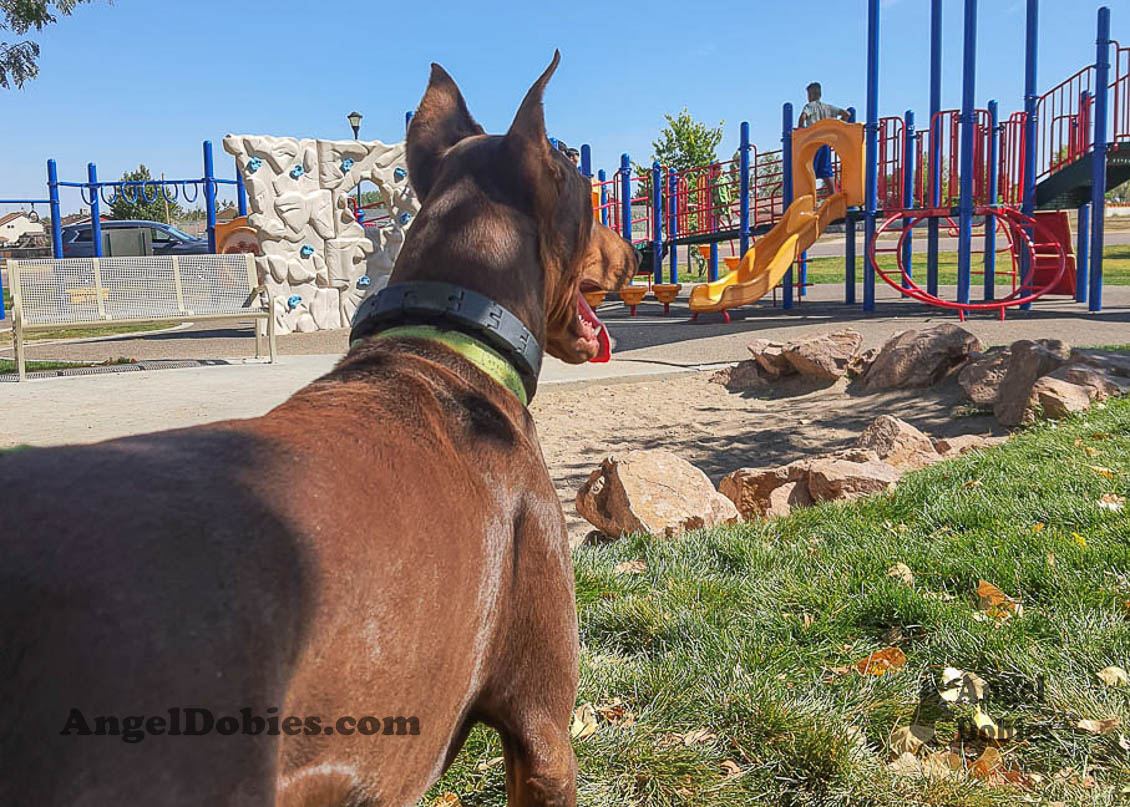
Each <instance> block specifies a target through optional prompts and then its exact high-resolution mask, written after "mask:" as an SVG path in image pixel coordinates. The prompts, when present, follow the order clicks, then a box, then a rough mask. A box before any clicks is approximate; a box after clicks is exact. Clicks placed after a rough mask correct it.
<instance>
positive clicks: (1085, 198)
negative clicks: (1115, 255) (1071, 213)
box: [1036, 143, 1130, 210]
mask: <svg viewBox="0 0 1130 807" xmlns="http://www.w3.org/2000/svg"><path fill="white" fill-rule="evenodd" d="M1093 165H1094V152H1090V151H1089V152H1087V153H1086V154H1084V155H1083V156H1082V157H1080V158H1079V159H1078V160H1076V161H1075V162H1073V163H1071V164H1070V165H1066V166H1064V167H1063V168H1061V169H1059V170H1058V171H1056V172H1055V173H1053V174H1051V175H1050V176H1048V177H1047V178H1045V179H1044V180H1043V181H1041V182H1039V183H1038V184H1037V185H1036V207H1037V208H1039V209H1040V210H1069V209H1072V208H1076V207H1079V206H1080V205H1085V204H1087V202H1089V201H1091V184H1092V181H1091V172H1092V166H1093ZM1127 180H1130V144H1126V143H1111V144H1110V146H1109V147H1108V150H1107V153H1106V190H1108V191H1109V190H1110V189H1111V188H1116V187H1118V186H1119V185H1121V184H1122V183H1123V182H1126V181H1127Z"/></svg>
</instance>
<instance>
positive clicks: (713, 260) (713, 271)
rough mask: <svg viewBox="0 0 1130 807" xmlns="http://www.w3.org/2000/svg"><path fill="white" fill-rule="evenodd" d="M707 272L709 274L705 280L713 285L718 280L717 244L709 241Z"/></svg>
mask: <svg viewBox="0 0 1130 807" xmlns="http://www.w3.org/2000/svg"><path fill="white" fill-rule="evenodd" d="M707 271H708V272H709V274H708V275H707V279H708V280H709V281H710V282H711V283H713V282H714V281H715V280H717V279H718V242H717V241H711V242H710V266H709V267H708V269H707Z"/></svg>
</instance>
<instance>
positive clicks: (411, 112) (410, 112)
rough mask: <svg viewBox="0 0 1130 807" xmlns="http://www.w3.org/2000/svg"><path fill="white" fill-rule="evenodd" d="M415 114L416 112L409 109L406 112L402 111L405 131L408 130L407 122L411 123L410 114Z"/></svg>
mask: <svg viewBox="0 0 1130 807" xmlns="http://www.w3.org/2000/svg"><path fill="white" fill-rule="evenodd" d="M415 114H416V113H415V112H413V111H412V110H411V109H409V110H408V111H407V112H405V113H404V131H406V132H407V131H408V126H409V124H411V123H412V116H413V115H415Z"/></svg>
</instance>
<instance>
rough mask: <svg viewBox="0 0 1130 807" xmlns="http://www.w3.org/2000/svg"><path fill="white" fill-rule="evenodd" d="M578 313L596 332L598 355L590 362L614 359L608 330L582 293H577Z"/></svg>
mask: <svg viewBox="0 0 1130 807" xmlns="http://www.w3.org/2000/svg"><path fill="white" fill-rule="evenodd" d="M577 312H578V313H579V314H580V315H581V319H582V320H584V321H585V322H586V323H588V324H589V325H590V326H592V329H593V330H594V331H595V332H596V342H597V345H598V346H599V349H598V350H597V352H596V355H595V356H593V357H592V358H591V359H589V361H591V362H596V363H598V364H599V363H601V362H606V361H608V360H609V359H611V358H612V340H611V339H609V338H608V329H607V328H605V327H604V323H603V322H601V321H600V317H598V316H597V315H596V312H595V311H593V310H592V306H590V305H589V301H588V300H586V299H585V296H584V295H583V294H581V293H580V292H578V293H577Z"/></svg>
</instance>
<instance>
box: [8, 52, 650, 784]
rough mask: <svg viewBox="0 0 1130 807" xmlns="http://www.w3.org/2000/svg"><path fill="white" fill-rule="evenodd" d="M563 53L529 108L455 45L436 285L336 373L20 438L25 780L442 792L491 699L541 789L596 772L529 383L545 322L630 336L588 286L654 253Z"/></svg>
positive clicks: (431, 166)
mask: <svg viewBox="0 0 1130 807" xmlns="http://www.w3.org/2000/svg"><path fill="white" fill-rule="evenodd" d="M557 62H558V56H557V55H555V56H554V59H553V63H552V64H551V65H550V67H549V68H548V69H547V70H546V71H545V73H544V74H543V75H542V76H541V77H540V78H539V79H538V80H537V82H536V83H535V84H534V85H533V87H532V88H531V89H530V91H529V93H528V94H527V96H526V98H525V100H524V101H523V102H522V105H521V108H520V109H519V110H518V113H517V116H516V117H515V119H514V122H513V124H512V125H511V127H510V129H509V131H508V132H507V133H506V134H505V135H500V136H488V135H486V134H484V133H483V130H482V128H481V127H480V126H479V125H478V124H477V123H476V122H475V121H474V120H473V119H472V118H471V116H470V115H469V114H468V111H467V107H466V104H465V103H464V100H463V97H462V95H461V94H460V92H459V90H458V88H457V87H456V86H455V83H454V82H453V81H452V79H451V77H450V76H448V74H447V73H445V72H444V71H443V69H442V68H440V67H439V66H436V65H433V67H432V75H431V81H430V83H429V85H428V89H427V92H426V94H425V95H424V98H423V100H422V101H421V103H420V107H419V110H418V112H417V113H416V115H415V117H414V118H413V120H412V123H411V125H410V127H409V130H408V143H407V154H408V168H409V174H410V177H411V182H412V185H413V187H414V188H415V190H416V193H417V194H418V196H419V198H420V199H421V200H422V203H423V205H422V209H421V211H420V213H419V216H418V217H417V220H416V221H415V222H414V224H413V226H412V228H411V230H410V232H409V235H408V238H407V240H406V242H405V245H404V249H403V252H402V253H401V255H400V257H399V260H398V261H397V264H396V270H395V271H394V273H393V275H392V278H391V282H390V285H389V287H388V290H389V292H390V294H388V295H384V294H382V298H383V299H385V300H388V299H394V298H396V296H397V290H398V289H399V290H401V291H402V292H403V291H404V290H405V289H407V290H408V292H409V293H403V294H400V297H399V302H396V304H395V305H392V306H391V307H390V306H389V305H383V307H382V305H377V306H375V307H368V308H367V307H365V306H363V308H362V309H361V310H360V311H359V312H358V318H356V319H355V320H354V322H355V331H354V335H355V336H357V337H358V339H357V341H356V342H355V343H354V345H353V346H352V348H351V349H350V351H349V353H348V355H346V356H345V358H344V359H343V360H342V361H341V362H340V363H339V364H338V365H337V367H336V368H335V369H334V370H333V371H332V372H330V373H329V374H328V375H326V376H324V377H323V378H320V379H318V380H317V381H315V382H314V383H312V384H310V385H309V386H307V387H306V388H304V389H302V390H300V391H299V392H298V393H297V394H295V395H294V397H293V398H291V399H290V400H289V401H287V402H286V403H284V404H282V405H281V406H279V407H277V408H276V409H274V410H272V411H271V412H269V413H268V414H266V415H264V416H263V417H261V418H256V419H252V420H242V421H229V422H223V423H217V424H213V425H209V426H203V427H198V428H192V429H183V430H178V431H170V432H162V433H158V434H151V435H144V436H138V437H129V438H125V439H120V440H113V441H109V442H104V443H99V444H96V445H90V446H74V447H63V448H51V449H30V450H25V451H20V452H15V453H12V454H9V455H5V456H4V457H2V458H0V518H2V520H3V534H4V539H3V557H2V560H0V624H2V627H0V656H2V659H3V661H2V663H0V680H2V682H3V685H2V688H0V725H3V727H4V731H3V739H2V740H0V765H2V767H3V773H2V774H0V803H2V804H4V805H23V804H27V805H37V807H47V805H68V807H79V806H81V805H89V806H90V807H105V806H106V805H111V804H113V805H120V804H143V805H146V807H153V806H154V805H178V806H179V805H220V804H223V805H256V806H258V805H271V804H278V805H286V806H287V807H290V806H291V805H343V806H345V805H348V806H349V807H360V805H378V804H379V805H411V804H414V803H415V801H416V800H417V799H418V798H419V797H420V796H421V794H423V793H424V792H425V790H426V789H427V788H428V787H429V786H430V785H431V784H432V783H433V782H435V780H436V779H437V778H438V777H439V776H440V775H441V774H442V773H443V771H444V770H445V769H446V768H447V766H448V765H449V764H450V762H451V760H452V759H453V757H454V756H455V754H456V753H457V752H458V750H459V748H460V747H461V745H462V743H463V742H464V740H465V738H466V736H467V732H468V731H469V730H470V728H471V727H472V725H474V724H475V723H476V722H482V723H485V724H487V725H489V726H492V727H493V728H495V729H496V730H497V731H498V732H499V734H500V735H501V737H502V747H503V751H504V754H505V760H506V768H505V770H506V788H507V793H508V794H509V802H510V804H512V805H571V804H574V803H575V768H576V763H575V760H574V756H573V752H572V748H571V746H570V740H569V723H570V717H571V713H572V709H573V706H574V699H575V695H576V684H577V626H576V615H575V609H574V602H573V576H572V567H571V562H570V553H569V547H568V543H567V538H566V532H565V527H564V519H563V516H562V512H561V507H560V505H559V503H558V498H557V495H556V493H555V492H554V487H553V484H552V483H551V481H550V478H549V475H548V473H547V471H546V467H545V462H544V460H543V459H542V453H541V449H540V447H539V445H538V439H537V434H536V433H535V430H534V423H533V420H532V418H531V416H530V413H529V412H528V410H527V409H526V407H525V406H524V405H523V398H525V397H526V396H528V395H529V394H531V393H532V390H533V385H534V383H535V382H536V378H533V377H531V368H532V371H533V372H536V367H537V364H538V363H539V362H540V351H541V349H542V348H544V349H545V350H546V351H548V352H549V353H550V354H551V355H554V356H557V357H559V358H561V359H563V360H565V361H567V362H574V363H576V362H583V361H586V360H588V359H591V358H593V357H595V356H597V355H598V354H599V353H600V352H601V350H602V345H603V344H604V343H605V341H606V339H607V337H606V336H604V333H603V328H602V326H601V325H600V322H599V320H597V319H596V316H595V315H594V314H593V313H592V311H591V309H589V307H588V306H587V305H586V304H585V303H584V301H583V297H582V296H581V294H580V292H581V291H582V290H583V289H589V288H604V289H615V288H619V287H620V285H622V283H623V282H624V281H625V280H626V278H627V277H628V275H629V273H630V272H631V271H632V270H633V269H634V268H635V265H636V259H635V254H634V252H633V251H632V249H631V248H630V247H629V246H628V245H626V244H625V243H624V242H623V241H622V240H621V239H619V238H618V237H616V236H615V235H614V234H612V233H610V232H609V231H607V230H605V229H604V228H603V227H601V226H600V225H599V224H597V223H594V221H593V215H592V210H591V205H590V193H589V186H588V181H587V180H586V179H585V178H584V177H582V176H581V174H580V173H578V171H577V169H576V168H575V167H574V166H573V165H572V164H571V163H570V162H569V161H568V159H567V158H566V157H565V156H564V155H562V154H560V153H559V152H558V151H557V150H555V149H553V148H552V147H551V146H550V144H549V142H548V140H547V138H546V128H545V121H544V117H543V110H542V93H543V90H544V88H545V86H546V83H547V82H548V81H549V78H550V76H551V75H552V74H553V72H554V70H555V68H556V66H557ZM428 289H431V291H428ZM436 289H439V290H440V291H439V294H440V296H441V297H442V296H443V295H446V298H445V299H446V300H447V303H445V304H444V305H446V309H444V310H443V311H441V312H440V313H439V314H437V312H436V310H435V307H434V306H433V308H432V309H431V310H424V309H427V308H428V306H427V305H426V304H423V303H420V304H419V305H417V303H419V300H420V299H422V298H425V297H428V295H429V294H432V296H435V295H434V294H433V292H435V290H436ZM453 290H454V291H453ZM456 298H458V300H464V298H465V299H466V300H467V301H470V302H468V303H467V306H466V308H465V309H460V308H459V305H460V304H461V303H459V304H457V303H452V300H453V299H456ZM412 300H416V303H413V302H412ZM484 301H485V302H484ZM394 302H395V299H394ZM426 302H427V301H426V300H425V303H426ZM472 303H474V305H472ZM480 304H481V305H480ZM414 305H416V308H414V307H413V306H414ZM476 305H478V306H479V308H478V309H477V308H476ZM443 307H444V306H443V305H441V306H440V308H443ZM417 309H420V310H417ZM480 309H481V310H480ZM460 310H462V316H463V320H461V319H460ZM374 311H375V312H376V313H375V314H374ZM414 311H415V314H414V313H413V312H414ZM421 311H422V313H421ZM467 311H471V312H472V313H470V314H468V313H467ZM475 311H477V312H478V313H475ZM484 311H485V314H484V313H483V312H484ZM390 312H391V313H390ZM370 314H373V316H369V315H370ZM448 315H450V316H448ZM476 317H478V320H476ZM425 320H426V321H425ZM464 320H466V321H464ZM473 320H476V321H473ZM484 322H485V324H484ZM492 322H493V323H495V324H496V325H498V329H497V331H495V332H493V333H488V331H491V330H492V328H493V327H494V326H493V325H491V324H490V323H492ZM509 348H513V350H510V349H509ZM515 378H518V379H519V380H520V383H517V384H515V383H514V379H515ZM105 415H106V416H107V417H112V416H113V413H111V412H107V413H105ZM45 416H47V413H45Z"/></svg>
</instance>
